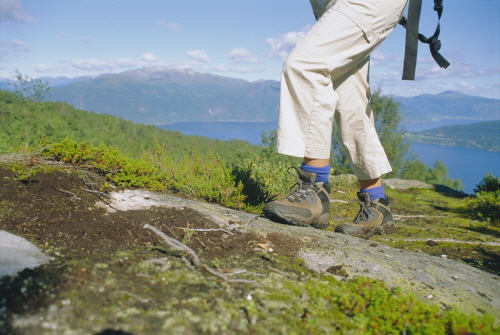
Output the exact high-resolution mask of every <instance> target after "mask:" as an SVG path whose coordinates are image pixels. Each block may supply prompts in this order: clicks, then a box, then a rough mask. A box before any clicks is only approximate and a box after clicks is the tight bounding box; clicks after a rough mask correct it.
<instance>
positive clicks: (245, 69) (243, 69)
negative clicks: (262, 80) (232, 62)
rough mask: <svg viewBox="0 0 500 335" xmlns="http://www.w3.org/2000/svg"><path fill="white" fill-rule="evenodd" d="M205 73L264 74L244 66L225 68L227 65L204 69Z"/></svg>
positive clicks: (260, 69) (258, 69) (257, 69)
mask: <svg viewBox="0 0 500 335" xmlns="http://www.w3.org/2000/svg"><path fill="white" fill-rule="evenodd" d="M204 70H205V71H213V72H232V73H243V74H244V73H260V72H264V69H262V68H250V67H244V66H227V65H217V66H214V67H210V68H206V69H204Z"/></svg>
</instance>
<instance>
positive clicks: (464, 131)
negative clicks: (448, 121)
mask: <svg viewBox="0 0 500 335" xmlns="http://www.w3.org/2000/svg"><path fill="white" fill-rule="evenodd" d="M407 137H408V139H409V140H410V141H411V142H415V143H429V144H438V145H447V146H453V147H463V148H471V149H480V150H488V151H496V152H500V120H499V121H491V122H480V123H473V124H469V125H462V126H446V127H440V128H434V129H430V130H425V131H419V132H416V133H411V134H408V135H407Z"/></svg>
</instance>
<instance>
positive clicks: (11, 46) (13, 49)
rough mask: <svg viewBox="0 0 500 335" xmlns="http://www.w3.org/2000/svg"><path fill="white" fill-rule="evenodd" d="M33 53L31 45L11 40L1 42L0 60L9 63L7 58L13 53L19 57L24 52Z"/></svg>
mask: <svg viewBox="0 0 500 335" xmlns="http://www.w3.org/2000/svg"><path fill="white" fill-rule="evenodd" d="M29 51H31V48H30V45H29V44H28V43H26V42H23V41H20V40H10V41H6V42H0V60H1V61H3V62H4V61H7V56H8V55H9V54H10V53H12V54H14V56H16V57H17V56H19V55H20V53H22V52H29Z"/></svg>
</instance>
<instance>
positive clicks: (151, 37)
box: [0, 0, 500, 99]
mask: <svg viewBox="0 0 500 335" xmlns="http://www.w3.org/2000/svg"><path fill="white" fill-rule="evenodd" d="M432 6H433V1H432V0H423V10H422V21H421V24H420V27H421V29H420V30H421V33H423V34H424V35H427V36H429V35H432V33H433V32H434V29H435V26H436V23H437V18H436V14H435V12H434V11H433V10H432ZM499 18H500V1H499V0H448V1H446V0H445V1H444V14H443V18H442V20H441V41H442V44H443V47H442V49H441V53H442V54H443V56H445V57H446V58H447V59H448V60H449V61H450V63H451V66H450V67H449V68H448V69H447V70H444V69H440V68H439V67H437V65H436V64H435V63H434V61H433V60H432V58H431V57H430V54H429V51H428V48H427V46H426V45H422V44H420V47H419V59H418V66H417V76H416V80H415V81H414V82H411V81H402V80H401V71H402V57H403V54H404V29H403V28H402V27H400V26H398V27H397V28H396V29H395V31H394V32H393V33H392V35H391V36H389V38H388V39H387V40H386V41H385V42H384V43H383V44H382V45H381V46H380V47H379V48H378V49H377V50H376V51H375V52H374V54H373V55H372V67H371V85H372V87H379V86H380V87H381V88H382V90H383V92H384V93H386V94H392V95H395V96H398V95H400V96H415V95H419V94H424V93H431V94H432V93H440V92H443V91H446V90H457V91H461V92H463V93H466V94H471V95H479V96H484V97H488V98H497V99H498V98H500V19H499ZM313 24H314V17H313V15H312V11H311V9H310V5H309V1H307V0H237V1H230V0H211V1H208V0H192V1H185V0H84V1H82V0H45V1H43V0H0V77H12V76H13V75H14V73H15V71H19V72H21V73H22V74H26V75H28V76H31V77H34V78H39V77H52V76H66V77H77V76H86V75H98V74H102V73H118V72H122V71H126V70H130V69H137V68H144V67H171V68H191V69H194V70H196V71H199V72H209V73H213V74H217V75H221V76H227V77H234V78H241V79H245V80H249V81H254V80H260V79H264V80H279V78H280V72H281V67H282V64H283V60H284V58H285V57H286V55H287V54H288V52H289V51H290V50H291V48H292V47H293V46H294V45H295V43H296V42H297V40H298V39H300V37H301V36H303V34H304V33H305V32H306V31H307V30H308V29H309V28H310V26H311V25H313Z"/></svg>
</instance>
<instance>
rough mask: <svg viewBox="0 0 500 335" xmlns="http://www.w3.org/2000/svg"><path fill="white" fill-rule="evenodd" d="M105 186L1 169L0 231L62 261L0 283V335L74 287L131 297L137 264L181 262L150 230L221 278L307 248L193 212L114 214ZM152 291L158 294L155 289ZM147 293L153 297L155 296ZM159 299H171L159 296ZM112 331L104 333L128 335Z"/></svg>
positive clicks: (62, 173) (79, 174)
mask: <svg viewBox="0 0 500 335" xmlns="http://www.w3.org/2000/svg"><path fill="white" fill-rule="evenodd" d="M49 169H50V168H49ZM105 181H106V179H105V177H103V176H101V175H99V174H97V173H96V172H92V171H84V170H81V169H72V168H70V167H66V168H64V169H59V168H57V169H53V170H50V171H46V172H40V173H37V174H36V175H35V176H33V177H32V178H29V179H28V180H19V176H18V175H16V174H15V173H14V172H12V170H10V169H9V168H7V167H5V166H4V167H1V166H0V205H1V206H0V229H2V230H5V231H8V232H11V233H13V234H16V235H18V236H21V237H24V238H26V239H27V240H29V241H31V242H33V243H34V244H35V245H37V246H38V247H39V248H40V249H42V251H44V252H45V253H46V254H47V255H49V256H53V257H54V258H55V260H54V261H53V262H51V263H50V264H48V265H46V266H43V267H41V268H38V269H35V270H28V269H27V270H24V271H23V272H22V273H20V274H19V276H17V277H15V278H14V277H4V278H2V279H0V334H14V333H16V330H15V329H14V328H13V327H12V324H11V322H12V318H11V316H12V315H13V314H17V315H20V314H24V315H29V314H31V313H34V312H36V311H37V310H39V309H40V308H42V309H43V308H46V307H47V306H48V305H50V304H51V303H54V302H55V301H57V300H58V299H60V293H61V292H64V291H67V290H74V287H75V286H79V285H80V286H89V285H90V286H92V285H93V286H96V287H97V286H99V285H101V286H100V288H99V290H103V289H104V287H106V290H108V286H113V285H116V287H115V289H116V290H119V288H120V287H121V288H122V289H123V292H126V291H125V290H126V289H127V288H130V285H131V283H132V282H134V281H137V276H141V273H137V271H135V270H133V271H132V270H131V268H132V267H134V268H137V265H138V264H140V263H141V262H143V261H147V260H150V259H158V260H159V261H158V262H164V260H167V259H172V258H174V259H178V260H180V258H181V256H182V255H180V253H178V252H175V250H172V249H171V248H169V247H168V246H166V245H165V244H164V243H163V242H162V241H161V240H160V238H159V237H158V236H157V235H155V234H154V233H152V232H151V231H149V230H147V229H144V228H143V226H144V224H146V223H147V224H149V225H152V226H154V227H156V228H157V229H159V230H161V231H163V232H165V233H166V234H167V235H168V236H171V237H174V238H176V239H177V240H178V241H181V242H183V243H185V244H186V245H188V246H189V247H190V248H191V249H193V250H194V251H195V252H196V253H197V254H198V256H199V257H200V260H201V262H202V263H204V264H208V265H209V266H210V267H212V268H215V269H217V271H219V272H225V271H227V272H230V271H231V269H233V268H235V267H238V268H239V267H242V266H245V269H250V270H255V269H258V268H259V265H263V264H266V265H269V264H270V263H275V264H274V266H276V268H281V269H285V266H284V265H280V264H278V263H279V260H277V261H276V262H275V261H273V260H272V259H271V258H272V257H269V256H266V253H265V251H266V250H265V248H267V247H271V246H272V247H273V248H275V249H277V250H280V256H286V257H294V256H296V253H297V252H298V250H299V249H300V248H301V246H302V244H303V242H302V241H301V240H300V239H296V238H293V237H290V236H287V237H285V236H283V235H281V234H277V233H275V234H269V235H267V236H266V238H265V239H263V238H262V236H259V235H258V234H256V233H241V232H239V233H238V234H231V232H230V231H222V230H220V226H219V225H218V224H216V223H214V222H212V221H211V220H210V219H209V218H207V217H206V216H203V215H201V214H200V213H199V212H197V211H195V210H192V209H189V208H152V209H151V210H131V211H117V212H115V213H109V212H108V211H106V209H104V208H100V207H98V206H96V202H98V201H103V202H106V200H107V199H106V194H105V192H102V191H100V189H101V187H102V186H103V185H104V184H105ZM177 196H181V197H182V196H183V195H182V194H177ZM197 229H202V230H208V231H196V230H197ZM211 229H213V230H211ZM194 232H196V233H194ZM259 245H261V246H260V247H259ZM124 250H125V251H128V252H125V253H124V252H123V251H124ZM178 263H180V262H178ZM103 264H104V265H103ZM109 264H110V266H108V265H109ZM101 268H102V269H103V270H109V274H111V273H114V274H116V276H118V275H119V276H120V278H121V279H120V283H119V284H116V283H114V284H112V285H106V284H107V283H106V279H105V278H104V277H105V276H100V273H99V269H101ZM226 268H227V269H226ZM96 269H97V270H96ZM96 271H97V272H96ZM101 272H102V271H101ZM107 280H109V278H108V279H107ZM215 282H220V280H215ZM184 284H186V283H184ZM186 285H187V284H186ZM188 286H189V285H188ZM151 288H152V289H153V291H154V287H151ZM184 289H185V290H186V291H185V293H184V294H183V296H185V297H192V294H193V293H196V292H197V291H199V290H205V291H207V290H208V288H203V287H196V288H193V287H192V288H191V289H192V290H193V291H190V290H188V289H186V288H185V287H184ZM20 292H21V293H22V294H19V293H20ZM87 293H88V296H87V297H86V298H87V299H88V300H90V302H87V303H85V302H84V300H85V299H84V298H82V297H78V299H79V300H81V304H82V306H84V305H87V307H86V308H88V305H89V304H90V305H96V306H97V305H101V306H106V305H110V304H112V303H113V304H115V303H116V299H115V297H111V296H108V295H107V294H100V293H99V292H95V290H94V291H92V292H90V291H89V292H87ZM101 293H102V292H101ZM144 294H149V295H151V292H147V293H144ZM153 294H154V293H153ZM157 294H158V295H159V296H161V295H162V294H163V295H166V294H167V293H166V292H163V293H159V291H158V293H157ZM181 296H182V294H181ZM2 299H3V300H2ZM112 301H113V302H112ZM2 311H3V312H2ZM153 324H154V323H153ZM36 329H37V328H36V327H35V328H33V331H37V330H36ZM110 331H112V330H110V329H108V330H105V331H103V332H102V334H121V333H120V332H116V333H114V332H110ZM25 333H26V332H21V333H20V334H25ZM123 334H125V333H123Z"/></svg>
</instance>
